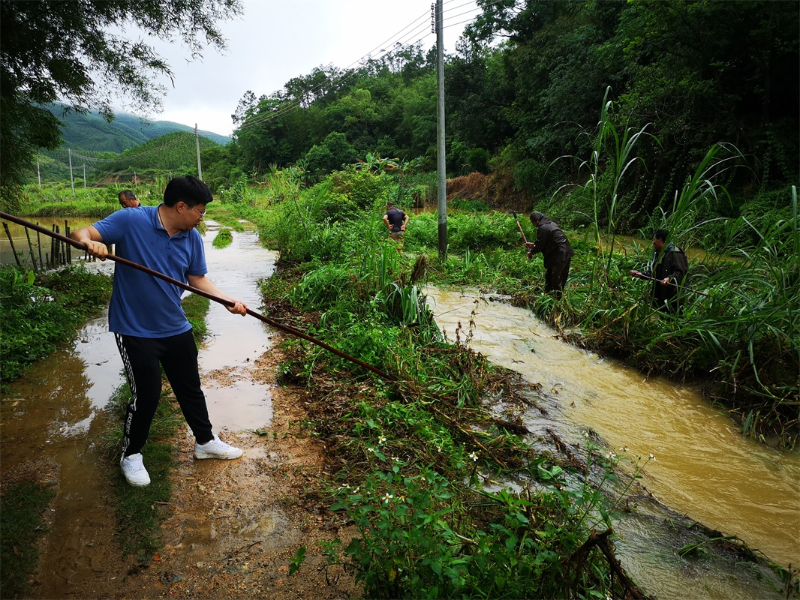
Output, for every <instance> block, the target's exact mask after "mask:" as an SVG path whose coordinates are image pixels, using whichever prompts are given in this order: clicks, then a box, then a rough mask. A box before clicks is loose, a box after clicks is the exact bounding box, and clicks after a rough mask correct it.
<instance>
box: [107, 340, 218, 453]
mask: <svg viewBox="0 0 800 600" xmlns="http://www.w3.org/2000/svg"><path fill="white" fill-rule="evenodd" d="M116 338H117V348H119V353H120V356H122V363H123V364H124V365H125V375H126V377H127V378H128V384H129V385H130V387H131V393H132V395H133V398H132V400H131V403H130V404H129V405H128V410H127V413H126V414H125V424H124V437H123V440H122V454H123V456H130V455H131V454H138V453H139V452H141V451H142V448H143V447H144V445H145V443H146V442H147V435H148V434H149V432H150V424H151V423H152V422H153V417H154V416H155V414H156V408H158V401H159V399H160V398H161V368H160V367H161V366H163V367H164V373H166V375H167V379H168V380H169V383H170V385H171V386H172V391H173V392H175V397H176V398H177V399H178V404H179V405H180V407H181V410H182V411H183V416H184V418H185V419H186V423H188V425H189V427H190V428H191V430H192V433H193V434H194V437H195V439H196V440H197V442H198V443H200V444H205V443H206V442H208V441H210V440H211V439H212V438H213V437H214V436H213V434H212V433H211V421H210V420H209V418H208V407H207V406H206V397H205V396H204V395H203V390H202V389H201V388H200V374H199V373H198V368H197V347H196V346H195V343H194V338H193V337H192V332H191V330H190V331H187V332H186V333H181V334H180V335H174V336H171V337H166V338H141V337H133V336H130V335H120V334H116Z"/></svg>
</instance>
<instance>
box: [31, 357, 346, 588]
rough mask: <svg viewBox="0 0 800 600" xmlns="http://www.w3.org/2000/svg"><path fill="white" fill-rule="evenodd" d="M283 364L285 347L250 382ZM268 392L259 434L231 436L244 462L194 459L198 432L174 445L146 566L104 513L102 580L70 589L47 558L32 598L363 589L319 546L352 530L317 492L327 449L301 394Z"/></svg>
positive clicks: (97, 569) (105, 502) (106, 504)
mask: <svg viewBox="0 0 800 600" xmlns="http://www.w3.org/2000/svg"><path fill="white" fill-rule="evenodd" d="M281 360H282V355H281V353H280V350H278V349H276V348H272V349H270V350H269V351H268V352H266V353H265V354H264V355H262V356H261V357H260V358H259V359H258V360H256V361H255V365H254V366H253V367H252V368H251V369H250V371H249V372H250V373H251V375H252V379H253V381H254V382H256V383H261V384H275V383H276V381H275V373H276V368H277V365H278V364H279V362H280V361H281ZM272 394H273V398H272V406H273V419H272V422H271V424H270V425H269V427H267V428H265V430H264V431H262V432H261V433H262V434H263V435H259V434H257V433H252V432H239V433H227V434H225V439H226V440H227V441H229V442H231V443H232V444H234V445H236V446H238V447H241V448H242V449H244V456H243V457H242V458H241V459H239V460H235V461H196V460H195V459H194V458H193V456H192V449H193V438H191V437H190V436H188V435H187V436H186V437H183V438H181V439H179V440H177V441H176V444H177V446H178V455H177V457H176V458H177V460H178V467H177V468H176V469H174V471H173V475H172V477H173V480H174V481H173V484H174V487H173V494H172V499H171V501H170V503H169V504H168V505H166V506H161V507H154V509H156V510H164V511H166V512H165V514H166V519H165V521H164V523H163V527H162V534H163V542H164V546H163V549H162V550H161V552H159V553H158V554H156V556H155V557H154V558H153V560H152V561H151V562H150V563H148V564H133V563H131V562H130V561H127V562H126V561H125V560H123V559H122V558H121V553H120V551H119V547H118V544H117V543H116V541H115V535H116V532H115V528H116V526H115V523H114V520H113V519H98V520H97V521H96V522H95V523H94V524H93V526H95V527H98V528H101V529H103V530H102V531H97V532H96V535H94V536H93V539H95V540H104V541H103V542H102V544H103V546H104V549H105V556H106V557H107V560H102V561H96V563H97V564H94V565H92V571H93V573H94V574H95V575H96V577H92V578H91V580H90V581H82V582H70V584H69V585H64V579H63V577H62V576H61V574H56V573H51V572H48V570H47V564H46V563H47V561H46V560H43V561H42V563H41V569H40V572H39V573H38V574H37V577H36V581H35V582H34V588H35V590H36V592H35V594H36V597H39V598H66V597H80V598H171V597H179V598H266V597H268V598H272V599H278V600H282V599H287V600H288V599H290V598H292V599H300V598H307V599H317V598H324V599H334V598H336V599H338V598H350V597H351V596H353V595H358V594H357V586H356V585H355V584H354V582H353V579H352V577H350V576H349V575H346V574H343V573H342V572H341V569H340V568H339V567H328V568H326V561H325V556H324V554H323V552H322V550H321V548H320V547H319V545H318V542H320V541H324V540H331V539H334V538H336V537H340V538H341V539H344V538H346V537H347V534H348V531H347V530H346V529H343V528H342V524H341V523H340V521H339V519H338V517H337V516H336V515H333V514H332V513H330V512H328V511H327V504H326V503H325V502H324V501H320V500H319V494H318V493H317V492H316V490H317V488H318V477H319V476H320V475H321V474H323V469H324V448H323V446H322V444H321V443H320V442H317V441H316V440H314V439H313V438H311V437H310V436H309V435H307V434H306V431H307V430H305V429H304V428H303V427H302V423H303V421H304V420H305V411H304V409H303V394H304V392H303V390H302V389H298V388H293V387H281V386H279V385H275V386H274V387H273V388H272ZM108 476H109V478H110V477H113V476H116V473H109V474H108ZM108 489H109V490H110V489H111V485H110V484H109V486H108ZM97 508H98V510H99V511H100V512H104V513H108V512H109V511H110V510H111V507H110V501H109V499H108V498H98V507H97ZM43 546H45V547H46V546H47V544H46V543H45V544H43ZM302 546H305V547H306V560H305V563H304V564H303V565H302V566H301V567H300V570H299V571H298V572H297V573H295V574H294V575H293V576H291V577H289V576H288V572H289V565H290V559H291V558H292V557H293V556H294V554H295V552H296V551H297V550H298V549H299V548H300V547H302ZM43 559H46V556H43ZM78 590H80V591H78Z"/></svg>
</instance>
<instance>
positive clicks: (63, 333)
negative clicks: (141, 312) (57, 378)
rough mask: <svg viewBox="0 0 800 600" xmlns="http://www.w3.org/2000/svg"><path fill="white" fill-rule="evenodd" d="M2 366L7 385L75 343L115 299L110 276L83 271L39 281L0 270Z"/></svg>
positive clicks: (8, 269) (69, 271)
mask: <svg viewBox="0 0 800 600" xmlns="http://www.w3.org/2000/svg"><path fill="white" fill-rule="evenodd" d="M0 297H2V302H0V363H2V365H3V371H2V381H1V382H2V384H3V385H6V384H8V382H10V381H13V380H14V379H16V378H18V377H19V376H20V375H21V374H22V373H23V372H24V371H25V369H27V368H28V367H29V366H30V365H32V364H33V363H34V362H35V361H37V360H39V359H40V358H43V357H45V356H47V355H48V354H50V353H51V352H52V351H53V350H55V348H56V347H57V346H58V344H60V343H62V342H65V341H66V340H68V339H70V338H71V337H72V336H73V335H74V334H75V331H76V330H77V329H78V327H80V326H81V325H83V323H85V322H86V319H87V318H89V317H90V316H91V315H93V314H96V313H98V312H99V311H100V310H101V309H102V307H103V306H105V305H106V304H107V303H108V299H109V298H110V297H111V278H110V277H107V276H105V275H98V274H95V273H90V272H89V271H87V270H86V269H84V268H83V267H80V266H78V267H66V268H64V269H61V270H60V271H54V272H51V273H46V274H44V275H40V276H38V277H36V276H35V275H34V274H33V272H25V271H21V270H19V269H17V268H14V267H10V266H9V267H3V268H2V269H0Z"/></svg>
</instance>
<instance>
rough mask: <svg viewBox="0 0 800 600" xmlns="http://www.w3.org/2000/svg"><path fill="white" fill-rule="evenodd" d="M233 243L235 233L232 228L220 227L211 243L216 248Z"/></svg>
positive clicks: (225, 246)
mask: <svg viewBox="0 0 800 600" xmlns="http://www.w3.org/2000/svg"><path fill="white" fill-rule="evenodd" d="M232 243H233V234H232V233H231V230H230V229H220V230H219V231H218V232H217V235H216V236H215V237H214V241H213V242H211V244H212V245H213V246H214V248H219V249H222V248H227V247H228V246H230V245H231V244H232Z"/></svg>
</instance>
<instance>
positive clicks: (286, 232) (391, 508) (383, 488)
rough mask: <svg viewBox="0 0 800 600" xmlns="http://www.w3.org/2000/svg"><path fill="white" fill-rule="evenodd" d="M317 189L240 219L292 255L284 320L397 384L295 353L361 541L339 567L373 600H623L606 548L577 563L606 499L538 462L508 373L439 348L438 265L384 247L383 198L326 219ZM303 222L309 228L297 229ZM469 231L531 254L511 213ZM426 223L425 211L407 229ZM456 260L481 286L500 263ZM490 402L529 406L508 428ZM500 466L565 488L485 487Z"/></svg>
mask: <svg viewBox="0 0 800 600" xmlns="http://www.w3.org/2000/svg"><path fill="white" fill-rule="evenodd" d="M348 176H349V174H348V173H345V174H343V175H341V177H348ZM368 177H374V176H372V175H368V176H364V174H363V172H361V173H359V174H358V178H359V181H360V178H364V179H367V178H368ZM354 179H355V178H354ZM320 185H321V186H324V185H325V184H324V183H323V184H320ZM282 189H284V188H282ZM320 189H321V188H320V186H317V187H315V188H313V189H311V190H307V191H302V190H300V189H298V190H296V193H295V195H294V196H293V197H287V196H285V195H284V196H282V197H278V196H277V195H270V194H269V192H267V194H266V197H264V198H262V199H260V200H259V201H260V202H262V203H263V204H262V205H263V206H268V207H269V214H268V215H266V216H258V215H257V214H256V213H257V212H258V211H259V210H261V209H260V208H259V207H256V206H252V205H251V206H250V207H249V208H243V211H247V214H248V215H249V216H253V217H254V218H256V219H259V222H260V223H261V227H262V229H261V231H262V232H263V233H264V237H265V238H266V239H268V240H269V241H271V242H272V243H273V244H275V245H278V246H279V247H280V249H281V251H282V265H283V269H282V271H281V273H282V275H283V278H282V279H281V278H277V277H273V278H271V279H270V280H268V281H266V282H265V283H264V286H263V291H264V293H265V296H267V298H268V304H271V305H272V306H273V308H275V312H278V311H279V310H281V309H282V310H284V311H286V310H288V311H289V312H291V311H302V312H303V313H304V314H305V315H306V317H305V320H306V321H307V323H306V326H305V329H306V330H307V331H308V333H309V334H310V335H312V336H315V337H317V338H320V339H322V340H324V341H325V342H326V343H328V344H330V345H332V346H334V347H335V348H337V349H339V350H341V351H342V352H344V353H347V354H348V355H351V356H353V357H355V358H357V359H359V360H361V361H364V362H366V363H368V364H370V365H372V366H375V367H377V368H379V369H381V370H383V371H384V372H386V373H389V374H391V376H392V378H393V381H392V382H391V383H387V382H385V381H382V380H378V379H376V378H374V377H373V376H372V375H371V374H369V373H367V372H363V371H361V370H360V369H358V368H357V367H354V366H353V364H352V363H351V362H349V361H347V360H344V359H342V358H339V357H337V356H335V355H331V354H329V353H327V352H324V351H321V350H320V349H318V348H317V347H316V346H311V345H309V344H307V343H306V342H302V341H298V340H290V341H287V342H286V343H285V344H286V352H287V354H288V355H289V357H290V360H289V362H288V363H287V364H285V365H284V366H283V368H282V370H283V373H284V376H285V377H290V378H292V379H296V380H298V381H306V382H308V385H309V386H310V387H311V389H310V392H311V394H310V397H311V398H313V401H312V406H310V407H308V410H309V420H310V423H309V424H311V423H313V427H314V429H315V434H316V435H319V436H321V437H322V438H323V439H325V441H326V446H327V448H328V455H329V456H330V457H331V458H330V460H331V461H332V462H333V464H334V471H335V473H336V475H335V480H336V481H337V482H338V483H337V484H335V489H333V490H332V491H331V502H332V504H333V508H334V509H335V510H341V511H344V512H346V513H347V515H348V516H349V518H350V519H352V520H353V521H354V522H355V523H356V524H357V527H358V529H359V531H360V536H359V537H357V538H356V540H354V541H353V542H352V543H351V544H349V545H348V546H347V547H343V546H342V545H341V544H337V543H333V544H331V545H329V546H328V556H329V560H330V561H331V562H332V563H341V564H343V565H345V567H346V568H347V569H353V570H355V572H356V574H357V577H358V579H359V580H361V581H363V582H364V584H365V591H366V593H367V595H368V596H369V597H375V598H395V597H409V596H413V597H427V598H437V597H454V596H456V597H462V596H463V597H496V598H504V597H506V598H518V597H564V596H565V595H566V596H573V597H588V596H590V595H599V596H600V597H605V595H607V594H617V595H621V594H623V593H624V592H623V587H622V586H623V584H621V583H620V582H619V581H614V580H613V578H612V577H611V571H610V566H609V564H608V563H607V562H606V561H605V559H603V558H602V555H601V553H600V550H599V548H590V549H589V550H588V551H587V552H586V554H585V555H581V554H580V553H577V551H578V549H579V548H580V547H581V546H582V544H584V543H585V542H586V541H587V539H588V538H589V537H590V531H591V527H590V523H589V521H588V520H585V519H582V518H580V516H579V515H581V514H585V512H588V511H590V510H591V511H594V510H596V509H597V507H598V506H599V504H600V503H602V502H604V500H602V499H601V496H600V495H594V493H593V491H592V490H594V488H593V487H592V486H591V485H590V484H589V483H587V482H585V481H584V482H583V483H579V484H578V485H577V488H572V489H573V492H571V493H566V492H565V493H563V494H562V493H561V492H560V491H558V490H559V489H562V490H563V489H566V488H565V487H564V486H563V483H564V481H563V472H562V470H561V468H560V467H558V466H557V465H555V464H553V463H552V462H551V461H549V459H547V458H546V457H536V456H533V455H532V454H531V453H530V450H529V448H527V447H526V446H525V445H523V444H521V443H520V441H519V439H518V438H517V437H516V435H515V432H516V431H521V430H523V429H524V428H522V427H521V425H520V424H519V420H518V418H519V417H518V415H519V412H520V411H521V407H522V406H523V405H522V400H521V399H520V397H518V396H516V395H515V392H514V390H513V389H512V387H511V384H510V379H509V378H508V376H507V375H506V374H505V373H502V372H499V371H497V370H496V369H494V368H493V367H491V365H489V364H488V363H487V361H485V360H484V359H483V358H482V357H480V356H479V355H476V354H475V353H473V352H471V351H470V350H469V349H468V348H466V347H464V346H458V345H457V346H453V345H450V344H448V343H446V342H445V341H444V340H443V339H442V337H441V335H440V332H439V330H438V328H437V327H436V326H435V323H433V321H432V319H431V315H430V312H429V310H428V309H427V307H426V305H425V299H424V297H423V295H422V293H421V291H420V286H421V284H422V278H424V276H425V272H426V262H427V259H426V257H425V256H424V254H417V252H416V251H417V250H418V249H419V248H420V246H419V245H418V243H417V242H415V241H414V238H413V236H412V234H411V233H409V235H407V237H406V252H405V253H401V252H399V251H398V250H399V249H398V247H396V246H395V245H394V243H393V242H391V241H389V240H388V239H387V237H386V231H385V226H383V224H382V222H381V218H382V215H383V212H384V206H383V202H384V199H383V197H378V198H374V199H373V201H372V203H366V201H365V200H362V201H361V203H362V205H363V208H362V210H361V211H360V212H359V213H357V214H355V215H353V213H351V212H350V211H351V204H349V203H341V206H342V207H343V213H342V214H337V215H336V220H333V219H332V216H331V213H330V207H331V206H332V205H331V204H330V203H329V204H327V207H328V209H326V211H320V210H318V207H319V203H320V202H321V198H320V197H319V194H320ZM370 189H373V188H372V187H370ZM362 198H363V196H362ZM299 215H302V216H303V220H304V224H305V227H306V228H305V229H304V228H302V227H297V226H296V225H297V220H298V218H299ZM315 217H316V218H315ZM316 219H319V220H316ZM459 222H460V223H463V229H464V230H465V231H466V232H467V233H465V234H464V235H463V236H462V237H463V244H464V246H465V248H467V249H469V248H470V246H471V244H476V245H479V244H482V243H493V242H486V241H480V240H483V239H484V238H482V237H481V236H486V237H491V235H492V228H493V225H492V224H503V226H504V227H505V230H507V231H508V234H501V235H507V237H509V238H510V239H509V240H507V241H506V247H511V246H513V245H514V244H520V242H519V237H520V236H519V231H518V230H517V228H516V224H515V223H514V221H513V218H512V217H511V216H508V215H492V216H487V217H486V219H485V220H481V221H480V222H479V223H478V225H477V226H471V225H470V223H469V218H468V217H466V216H465V217H464V218H463V220H459ZM425 223H426V221H422V220H419V221H418V220H417V219H416V217H415V219H414V220H413V221H412V224H411V226H410V229H409V232H410V231H412V229H413V226H414V225H416V224H419V225H420V229H423V228H424V227H426V225H425ZM491 239H497V238H491ZM411 248H413V249H414V250H415V256H411V255H410V253H409V249H411ZM520 254H522V253H521V252H517V253H516V254H512V252H511V251H509V250H504V249H500V250H497V251H496V255H497V256H499V257H500V258H501V259H502V260H504V261H506V262H507V263H508V264H510V265H513V268H512V272H518V271H519V270H521V269H523V268H524V267H525V263H524V262H523V261H522V260H521V259H520V258H519V255H520ZM523 256H524V254H523ZM451 261H453V262H457V263H458V265H460V267H463V270H461V269H460V268H456V267H453V268H452V271H460V270H461V273H460V275H459V276H460V277H461V278H463V279H468V280H471V281H473V282H474V281H475V279H476V271H480V270H482V269H487V268H488V265H489V263H488V262H487V260H486V259H485V258H483V257H482V256H480V255H476V254H473V253H472V251H470V250H467V251H466V252H465V254H464V255H463V257H456V256H452V257H451V258H449V259H448V262H447V265H446V266H443V265H438V266H437V265H435V264H432V265H430V268H432V269H436V268H441V269H442V270H444V269H445V268H447V269H450V268H451ZM432 262H435V261H432ZM494 272H496V270H495V271H494ZM487 275H488V274H487ZM287 307H288V308H287ZM271 312H272V311H271ZM465 335H466V334H465ZM489 397H502V398H503V399H504V400H505V401H506V402H508V403H509V405H510V406H516V407H517V408H516V409H513V410H511V412H510V413H509V414H508V415H504V418H503V419H499V418H498V417H496V416H494V415H492V414H490V412H489V411H488V410H486V408H485V407H484V404H483V403H484V401H485V400H486V399H487V398H489ZM504 471H506V472H511V471H514V472H517V473H524V474H525V476H527V477H528V478H531V479H538V480H540V481H543V482H546V483H558V485H557V486H554V487H549V488H546V489H545V490H543V491H541V492H534V491H533V490H532V489H529V490H528V492H527V495H523V496H519V495H516V494H511V493H508V492H504V491H503V492H497V493H488V492H484V491H483V490H482V489H481V485H480V481H481V478H480V475H484V476H487V477H500V474H499V473H501V472H504ZM575 489H578V490H580V494H581V497H580V498H579V497H578V495H576V494H575V493H574V490H575ZM583 498H586V500H583ZM589 498H592V499H591V500H589ZM582 503H583V504H582ZM590 505H591V508H590ZM581 507H583V508H581ZM606 514H608V513H606ZM576 516H577V518H576ZM609 523H610V521H607V522H606V521H603V520H602V519H601V521H599V522H598V521H594V522H592V525H593V526H598V525H599V524H602V525H604V526H608V524H609ZM300 560H301V559H300V558H298V559H297V561H298V562H300ZM296 566H297V565H295V567H296Z"/></svg>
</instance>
